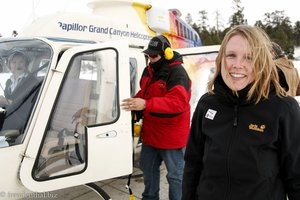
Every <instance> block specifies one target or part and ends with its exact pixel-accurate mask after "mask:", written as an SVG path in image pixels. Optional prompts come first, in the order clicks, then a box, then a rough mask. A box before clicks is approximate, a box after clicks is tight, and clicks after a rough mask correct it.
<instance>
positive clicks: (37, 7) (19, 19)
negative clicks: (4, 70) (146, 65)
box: [0, 0, 300, 36]
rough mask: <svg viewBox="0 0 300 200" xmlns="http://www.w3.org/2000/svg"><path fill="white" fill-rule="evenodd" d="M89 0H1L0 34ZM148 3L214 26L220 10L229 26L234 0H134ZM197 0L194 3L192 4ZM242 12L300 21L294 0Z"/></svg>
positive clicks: (252, 3)
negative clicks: (281, 14) (203, 17)
mask: <svg viewBox="0 0 300 200" xmlns="http://www.w3.org/2000/svg"><path fill="white" fill-rule="evenodd" d="M88 1H89V0H0V3H1V6H0V33H1V34H2V35H3V36H10V35H11V33H12V30H17V31H19V32H20V31H21V30H22V28H23V27H24V26H25V25H26V24H28V23H30V22H31V21H32V20H33V19H34V18H35V17H40V16H42V15H45V14H50V13H53V12H56V11H76V12H90V9H89V8H88V7H87V6H86V3H87V2H88ZM137 1H140V2H148V3H150V2H151V3H152V4H153V5H156V6H159V7H163V8H177V9H179V10H180V11H181V13H182V19H184V18H185V16H186V15H187V13H191V14H192V17H193V21H194V22H196V21H197V19H198V14H197V13H198V12H199V11H201V10H206V12H207V13H208V15H207V16H208V18H209V25H210V26H215V24H214V23H215V17H216V14H215V13H216V12H217V11H218V12H219V13H220V17H221V21H222V22H223V24H224V25H225V27H226V26H227V25H228V24H227V22H228V19H229V16H230V15H232V13H233V9H232V6H233V0H207V1H203V0H144V1H143V0H137ZM195 2H197V3H195ZM241 6H242V7H244V15H245V18H246V19H247V20H248V24H250V25H253V24H254V22H255V21H257V20H263V18H264V13H267V12H269V13H271V12H274V11H275V10H279V11H284V13H285V15H286V16H288V17H290V20H291V21H292V22H295V21H300V14H299V7H298V6H297V5H296V0H284V1H282V0H272V1H270V0H241Z"/></svg>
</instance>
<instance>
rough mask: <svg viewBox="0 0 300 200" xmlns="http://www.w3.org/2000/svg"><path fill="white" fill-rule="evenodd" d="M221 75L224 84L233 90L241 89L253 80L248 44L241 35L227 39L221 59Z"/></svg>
mask: <svg viewBox="0 0 300 200" xmlns="http://www.w3.org/2000/svg"><path fill="white" fill-rule="evenodd" d="M221 75H222V78H223V80H224V82H225V84H226V85H227V86H228V87H229V88H230V89H232V90H234V91H239V90H242V89H244V88H245V87H246V86H247V85H249V84H250V83H251V82H253V80H254V72H253V66H252V58H251V52H250V46H249V43H248V41H247V40H246V39H245V38H243V37H242V36H240V35H235V36H233V37H231V38H230V40H229V41H228V43H227V45H226V47H225V57H224V58H223V60H222V66H221Z"/></svg>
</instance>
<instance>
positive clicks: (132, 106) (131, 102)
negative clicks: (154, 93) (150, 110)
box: [121, 98, 146, 111]
mask: <svg viewBox="0 0 300 200" xmlns="http://www.w3.org/2000/svg"><path fill="white" fill-rule="evenodd" d="M122 102H123V103H121V108H122V109H123V110H126V111H132V110H144V109H145V108H146V100H144V99H142V98H128V99H124V100H123V101H122Z"/></svg>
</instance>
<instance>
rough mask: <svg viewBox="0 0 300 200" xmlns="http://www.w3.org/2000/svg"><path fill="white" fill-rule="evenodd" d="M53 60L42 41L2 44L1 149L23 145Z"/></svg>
mask: <svg viewBox="0 0 300 200" xmlns="http://www.w3.org/2000/svg"><path fill="white" fill-rule="evenodd" d="M51 56H52V50H51V48H50V46H49V45H47V44H46V43H44V42H42V41H40V40H18V41H16V40H10V41H5V42H4V41H3V42H0V58H1V59H0V65H1V66H0V107H1V108H0V130H1V131H0V148H1V147H7V146H12V145H16V144H20V143H22V140H23V137H24V136H25V133H26V125H27V124H28V121H29V120H30V116H31V114H32V113H33V111H34V110H33V109H34V105H35V102H36V99H37V98H38V94H39V91H40V88H41V86H42V83H43V80H44V78H45V75H46V72H47V70H48V66H49V63H50V62H49V61H50V59H51Z"/></svg>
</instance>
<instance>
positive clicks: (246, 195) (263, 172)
mask: <svg viewBox="0 0 300 200" xmlns="http://www.w3.org/2000/svg"><path fill="white" fill-rule="evenodd" d="M248 90H249V88H245V89H244V90H242V91H240V92H239V95H238V96H239V97H237V96H236V95H234V94H233V93H232V91H231V90H230V89H229V88H228V87H227V86H226V85H225V83H224V82H223V80H222V78H221V77H218V79H217V82H216V84H215V89H214V92H215V94H205V95H204V96H202V98H201V99H200V100H199V102H198V105H197V108H196V110H195V113H194V115H193V119H192V126H191V131H190V135H189V139H188V144H187V149H186V154H185V162H186V164H185V170H184V177H183V198H182V199H183V200H284V199H286V198H287V196H288V198H289V200H300V108H299V105H298V103H297V102H296V100H295V99H293V98H292V97H282V98H281V97H278V96H276V95H275V91H274V90H272V91H271V92H270V95H269V98H268V99H266V100H262V101H260V102H259V103H258V104H256V105H255V104H254V103H253V102H249V101H247V100H246V95H247V92H248Z"/></svg>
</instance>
